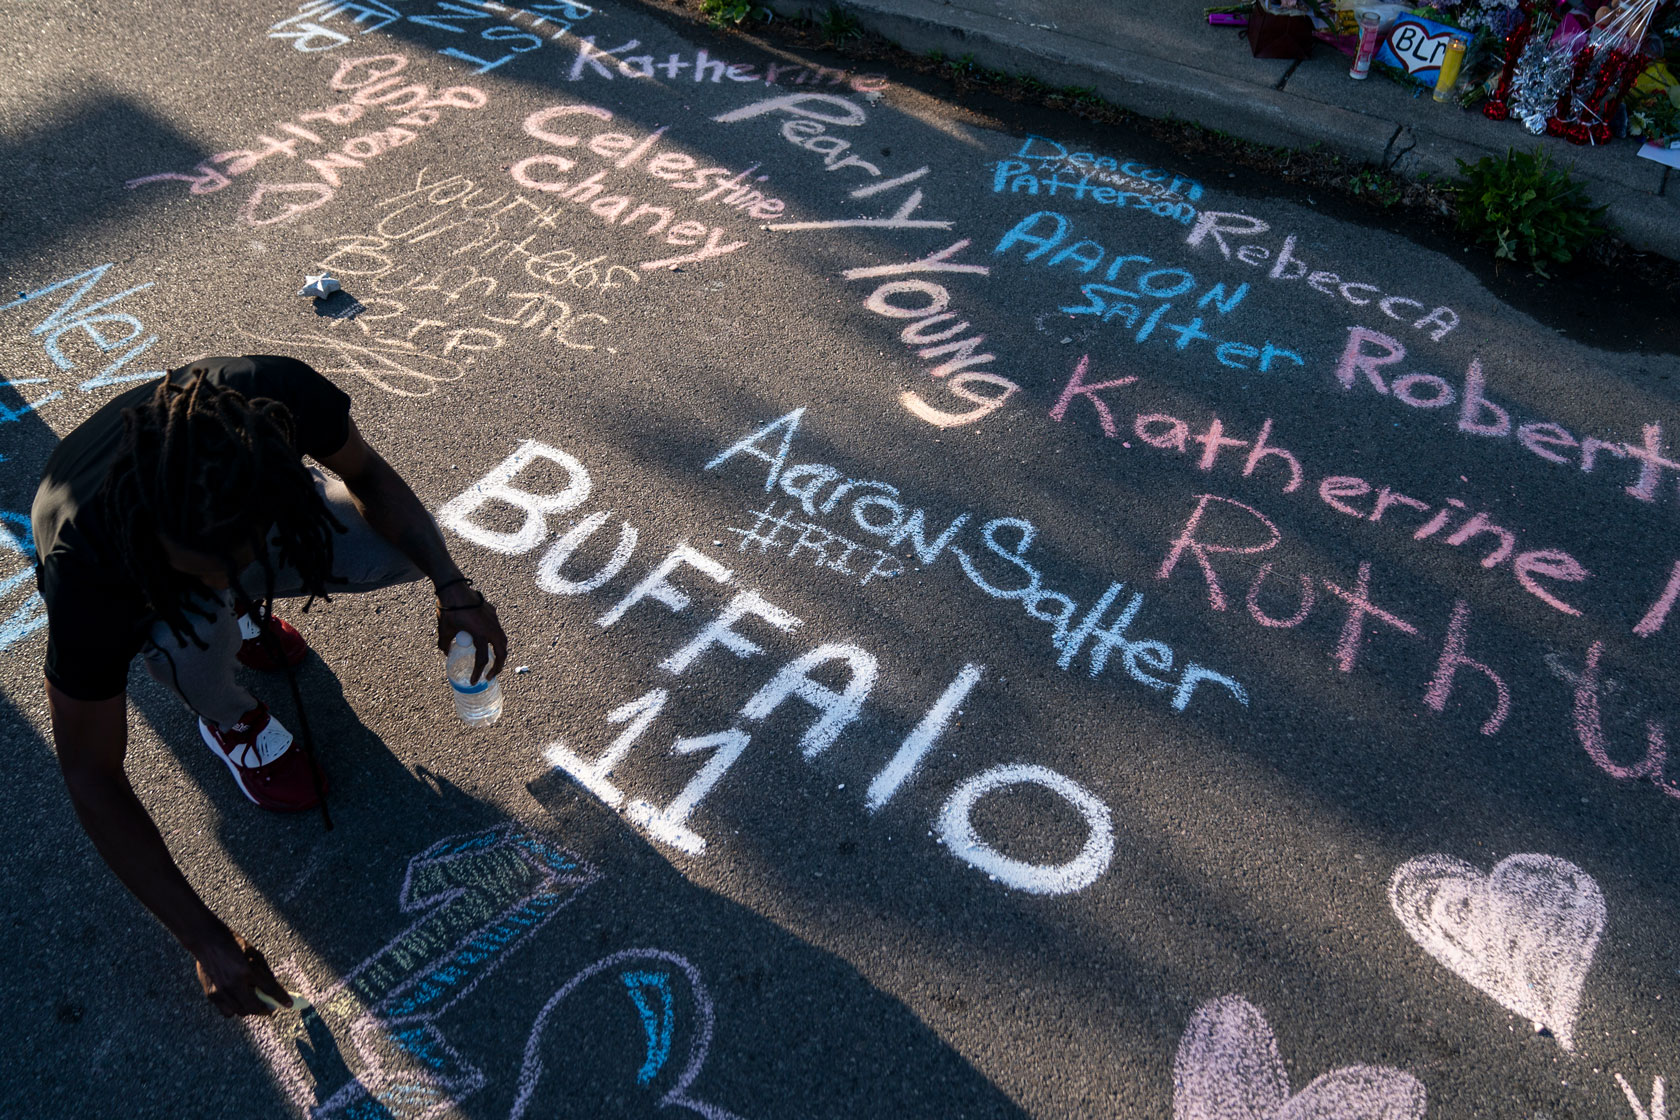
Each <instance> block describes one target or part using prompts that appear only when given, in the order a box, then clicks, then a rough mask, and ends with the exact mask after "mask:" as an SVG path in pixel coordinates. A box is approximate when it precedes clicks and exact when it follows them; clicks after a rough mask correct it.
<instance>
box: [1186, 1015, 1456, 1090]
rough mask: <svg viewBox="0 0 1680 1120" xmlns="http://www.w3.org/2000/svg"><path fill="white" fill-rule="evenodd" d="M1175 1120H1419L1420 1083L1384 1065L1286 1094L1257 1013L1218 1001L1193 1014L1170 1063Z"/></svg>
mask: <svg viewBox="0 0 1680 1120" xmlns="http://www.w3.org/2000/svg"><path fill="white" fill-rule="evenodd" d="M1173 1082H1174V1088H1173V1120H1422V1118H1423V1113H1424V1108H1425V1105H1426V1099H1427V1098H1426V1094H1425V1093H1424V1089H1423V1083H1422V1082H1421V1081H1419V1080H1418V1079H1417V1078H1415V1077H1413V1076H1412V1075H1411V1074H1409V1073H1406V1072H1405V1071H1403V1070H1398V1069H1390V1068H1388V1067H1386V1066H1343V1067H1342V1068H1341V1069H1338V1070H1334V1071H1332V1072H1330V1073H1327V1074H1324V1075H1323V1076H1321V1077H1318V1078H1315V1079H1314V1080H1313V1082H1312V1083H1311V1084H1310V1085H1308V1086H1307V1087H1306V1088H1305V1089H1302V1090H1301V1091H1300V1092H1299V1093H1296V1094H1295V1095H1294V1096H1291V1095H1290V1093H1289V1076H1288V1074H1287V1073H1285V1072H1284V1068H1283V1059H1282V1058H1280V1057H1279V1056H1278V1048H1277V1039H1276V1038H1274V1037H1273V1036H1272V1028H1271V1027H1269V1026H1268V1025H1267V1024H1266V1016H1265V1015H1264V1014H1263V1013H1262V1012H1261V1011H1260V1009H1259V1008H1258V1007H1255V1006H1254V1005H1253V1004H1251V1003H1249V1002H1248V1001H1247V1000H1245V999H1243V998H1242V997H1241V996H1222V997H1220V998H1219V999H1215V1000H1210V1001H1209V1002H1207V1003H1204V1004H1202V1005H1201V1006H1200V1007H1198V1008H1196V1011H1195V1014H1193V1015H1191V1016H1190V1023H1189V1025H1188V1026H1187V1027H1185V1028H1184V1037H1183V1038H1181V1039H1179V1043H1178V1056H1177V1057H1176V1058H1175V1059H1174V1061H1173Z"/></svg>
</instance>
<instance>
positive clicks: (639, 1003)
mask: <svg viewBox="0 0 1680 1120" xmlns="http://www.w3.org/2000/svg"><path fill="white" fill-rule="evenodd" d="M620 979H622V980H623V981H624V987H625V989H626V990H628V991H629V993H630V1001H631V1002H632V1003H634V1004H635V1005H636V1012H637V1014H639V1015H640V1016H641V1017H642V1030H643V1031H645V1032H647V1058H646V1059H645V1060H644V1061H643V1062H642V1068H641V1069H640V1070H638V1071H636V1084H638V1085H646V1084H647V1083H648V1082H650V1081H652V1080H653V1079H654V1076H655V1075H656V1074H658V1072H659V1071H660V1070H661V1069H663V1068H665V1061H666V1059H667V1058H669V1057H670V1056H671V1034H672V1032H673V1029H674V1028H675V1026H676V1018H677V1016H676V1007H675V1004H674V1003H673V1001H672V999H671V978H670V977H669V976H667V975H665V973H663V972H626V973H623V974H621V976H620ZM649 991H653V992H656V993H658V995H659V1009H658V1010H657V1011H655V1010H654V1008H653V1006H652V1005H651V1004H649V1003H648V992H649Z"/></svg>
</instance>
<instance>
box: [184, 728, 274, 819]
mask: <svg viewBox="0 0 1680 1120" xmlns="http://www.w3.org/2000/svg"><path fill="white" fill-rule="evenodd" d="M198 733H199V735H200V736H202V737H203V739H204V744H205V746H207V747H209V748H210V750H211V751H212V752H213V753H214V754H215V756H216V757H217V758H219V759H221V760H222V761H223V762H224V763H226V764H227V768H228V770H229V771H230V772H232V774H233V780H234V783H235V784H236V785H238V786H239V792H240V793H243V794H244V795H245V796H246V797H247V798H249V799H250V802H251V804H253V805H256V806H258V807H263V804H262V802H261V801H258V800H257V799H256V797H255V796H254V795H253V794H252V793H251V791H250V790H249V789H246V788H245V774H244V771H243V770H242V769H241V768H240V767H239V765H238V764H237V763H235V762H234V761H233V759H231V758H229V757H228V756H227V752H225V751H223V750H222V745H221V744H220V743H218V742H216V733H215V732H213V731H211V730H210V725H209V724H208V723H205V722H204V720H203V719H200V720H199V721H198ZM274 747H279V749H278V750H273V748H274ZM256 748H257V757H258V758H267V761H266V762H264V763H263V765H264V766H267V765H270V764H271V763H273V762H274V761H275V760H276V759H278V758H280V756H282V755H284V754H285V753H286V752H287V751H289V750H291V749H292V733H291V732H290V731H287V730H286V729H285V727H283V726H282V725H281V723H280V721H279V720H277V719H275V718H274V717H273V716H270V717H269V720H268V724H267V726H265V727H264V728H263V729H262V730H261V731H259V732H257V742H256Z"/></svg>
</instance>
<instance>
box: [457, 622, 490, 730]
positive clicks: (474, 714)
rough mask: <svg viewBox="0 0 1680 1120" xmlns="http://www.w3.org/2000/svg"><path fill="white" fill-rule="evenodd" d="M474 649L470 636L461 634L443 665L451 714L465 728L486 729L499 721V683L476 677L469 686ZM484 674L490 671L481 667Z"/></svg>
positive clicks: (475, 652)
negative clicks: (452, 706) (452, 698)
mask: <svg viewBox="0 0 1680 1120" xmlns="http://www.w3.org/2000/svg"><path fill="white" fill-rule="evenodd" d="M477 656H478V653H477V648H476V647H475V646H474V644H473V640H472V635H471V634H469V633H467V632H466V631H465V630H463V631H461V632H460V633H459V634H456V635H455V644H454V646H453V647H451V648H450V650H449V657H448V659H447V660H446V661H445V662H444V663H443V670H444V673H445V674H447V675H448V677H449V690H450V691H451V692H452V693H454V694H455V714H456V715H458V716H460V717H461V722H462V723H464V724H466V725H467V726H468V727H488V726H489V725H490V724H492V723H495V722H496V721H497V720H499V719H501V718H502V682H501V681H500V680H499V679H497V678H496V677H480V678H479V680H478V683H477V684H473V683H472V671H473V661H474V660H475V659H476V658H477ZM484 670H485V672H489V671H490V667H489V666H488V665H486V666H485V667H484Z"/></svg>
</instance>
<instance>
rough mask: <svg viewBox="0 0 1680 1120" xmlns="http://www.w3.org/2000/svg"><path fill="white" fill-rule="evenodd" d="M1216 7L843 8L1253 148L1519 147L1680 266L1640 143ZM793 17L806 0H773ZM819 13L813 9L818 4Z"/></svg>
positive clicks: (1678, 175) (1673, 216)
mask: <svg viewBox="0 0 1680 1120" xmlns="http://www.w3.org/2000/svg"><path fill="white" fill-rule="evenodd" d="M1205 4H1206V0H1153V2H1152V3H1149V4H1141V3H1135V2H1132V0H846V2H845V5H844V7H845V10H846V11H847V12H848V13H850V14H852V15H854V16H856V17H857V19H858V22H859V23H860V24H861V25H862V26H863V27H864V28H866V29H867V30H870V31H874V32H876V33H878V34H880V35H882V36H884V37H885V38H887V39H890V40H891V41H893V42H895V43H897V44H899V45H900V46H902V47H904V48H905V49H907V50H910V51H914V52H917V53H921V52H924V51H930V50H937V51H941V52H943V53H944V54H946V55H949V56H960V55H964V54H970V55H973V57H974V60H975V61H976V62H977V63H979V64H980V65H982V66H985V67H988V68H990V69H994V70H1003V71H1007V72H1009V73H1028V74H1031V75H1032V76H1033V77H1035V78H1038V79H1039V80H1040V81H1043V82H1046V83H1049V84H1051V85H1056V86H1089V87H1092V88H1094V89H1095V90H1096V91H1097V93H1098V94H1100V95H1101V96H1102V97H1103V98H1104V99H1106V100H1108V101H1110V102H1113V103H1114V104H1116V105H1120V106H1123V107H1125V108H1127V109H1131V110H1133V111H1135V112H1138V113H1143V114H1146V115H1148V116H1152V117H1167V116H1172V117H1178V118H1181V119H1186V120H1191V121H1195V122H1196V123H1198V124H1202V125H1205V126H1207V127H1209V128H1216V129H1220V130H1222V131H1225V132H1229V133H1231V134H1233V135H1235V136H1239V137H1242V138H1243V139H1245V140H1252V141H1257V142H1261V143H1266V144H1276V145H1286V146H1297V147H1304V146H1306V145H1309V144H1312V143H1315V142H1319V143H1322V144H1324V145H1325V146H1326V147H1328V148H1332V149H1334V150H1337V151H1340V152H1343V153H1345V154H1346V155H1349V156H1352V157H1354V158H1357V159H1363V160H1368V161H1370V162H1371V163H1375V164H1380V165H1382V166H1384V167H1391V168H1393V169H1395V170H1397V171H1399V172H1401V173H1402V174H1405V175H1411V176H1418V175H1422V174H1424V173H1426V172H1427V173H1430V174H1432V175H1434V176H1437V177H1440V176H1453V175H1457V173H1458V165H1457V163H1456V162H1455V160H1456V159H1464V160H1467V161H1471V162H1474V161H1475V160H1478V159H1480V158H1481V157H1482V156H1485V155H1503V154H1504V152H1505V150H1506V149H1507V148H1510V147H1515V148H1517V149H1519V150H1522V149H1525V148H1537V147H1545V148H1548V149H1549V150H1550V151H1551V154H1552V157H1553V159H1554V160H1557V161H1558V162H1560V163H1562V164H1563V165H1565V166H1571V165H1573V172H1574V175H1575V177H1576V179H1577V180H1579V181H1581V182H1582V183H1583V184H1584V185H1585V186H1586V188H1587V190H1588V192H1589V193H1590V194H1591V195H1592V197H1593V199H1594V201H1596V202H1599V203H1602V204H1605V205H1607V206H1608V207H1609V208H1610V209H1609V214H1608V219H1609V221H1610V222H1611V223H1612V224H1613V225H1614V226H1615V227H1616V228H1617V230H1618V231H1619V232H1620V233H1621V235H1622V237H1623V238H1624V239H1625V240H1627V241H1628V243H1629V244H1631V245H1634V246H1635V247H1637V248H1641V249H1652V250H1655V251H1657V252H1660V253H1663V254H1666V255H1667V256H1670V257H1675V258H1680V172H1677V171H1671V170H1670V169H1668V168H1666V167H1664V166H1663V165H1661V164H1658V163H1655V162H1653V161H1651V160H1648V159H1641V158H1640V157H1639V156H1638V155H1637V152H1638V146H1637V145H1636V144H1635V143H1633V142H1632V141H1626V140H1618V141H1616V142H1614V143H1612V144H1610V145H1608V146H1606V147H1603V148H1578V147H1576V146H1574V145H1572V144H1569V143H1567V142H1565V141H1563V140H1557V139H1552V138H1549V137H1537V136H1533V135H1531V134H1529V133H1528V132H1527V131H1525V130H1524V129H1523V128H1522V127H1521V126H1520V125H1517V124H1515V123H1513V122H1510V121H1490V120H1488V119H1487V118H1485V117H1483V116H1482V115H1481V114H1480V113H1478V112H1465V111H1463V110H1461V109H1459V108H1457V107H1456V106H1448V105H1438V104H1436V103H1435V102H1434V101H1433V100H1431V99H1430V97H1429V96H1428V95H1427V94H1424V95H1422V96H1419V97H1413V96H1412V94H1411V93H1410V92H1409V91H1407V90H1405V89H1403V88H1402V87H1400V86H1399V85H1397V84H1396V83H1394V82H1391V81H1388V80H1387V79H1384V78H1381V77H1373V78H1372V79H1371V80H1369V81H1364V82H1356V81H1353V80H1352V79H1350V78H1349V77H1348V76H1347V70H1348V60H1347V59H1346V58H1345V56H1343V55H1341V54H1339V53H1337V52H1336V51H1334V50H1332V49H1331V48H1329V47H1327V46H1325V45H1323V44H1322V43H1320V44H1316V45H1315V46H1314V48H1313V57H1312V58H1310V59H1308V60H1307V61H1305V62H1301V63H1293V62H1288V61H1279V60H1271V59H1257V58H1254V57H1252V56H1251V55H1250V54H1249V50H1248V43H1247V41H1246V40H1245V39H1243V38H1241V37H1240V36H1239V34H1238V32H1237V31H1236V30H1235V29H1231V28H1216V27H1209V26H1208V24H1207V22H1206V20H1205V17H1204V16H1203V14H1202V9H1203V7H1204V6H1205ZM771 6H772V7H774V8H776V9H778V10H779V11H781V12H782V13H783V14H786V15H795V14H803V12H804V11H805V10H807V9H810V8H811V3H810V0H771ZM812 10H817V9H812Z"/></svg>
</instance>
